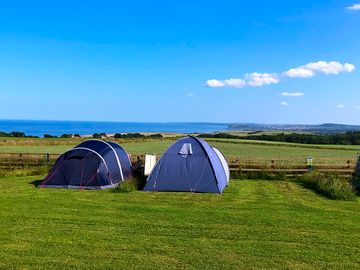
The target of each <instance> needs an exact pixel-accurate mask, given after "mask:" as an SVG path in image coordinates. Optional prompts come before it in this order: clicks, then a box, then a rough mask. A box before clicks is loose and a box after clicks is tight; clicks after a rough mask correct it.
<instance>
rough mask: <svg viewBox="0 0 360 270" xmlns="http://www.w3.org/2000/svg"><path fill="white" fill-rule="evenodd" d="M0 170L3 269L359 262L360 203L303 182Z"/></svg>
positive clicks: (338, 265) (355, 265)
mask: <svg viewBox="0 0 360 270" xmlns="http://www.w3.org/2000/svg"><path fill="white" fill-rule="evenodd" d="M39 178H41V177H22V178H8V179H0V190H1V196H0V246H1V249H0V269H11V268H21V269H30V268H31V269H32V268H36V269H52V268H57V269H75V268H87V269H124V268H130V269H140V268H143V269H145V268H146V269H149V268H153V269H166V268H167V269H180V268H181V269H209V268H217V269H259V268H262V269H264V268H265V269H359V268H360V256H359V254H360V241H359V239H360V202H342V201H332V200H329V199H327V198H325V197H322V196H320V195H318V194H316V193H314V192H313V191H310V190H307V189H305V188H304V187H302V186H301V185H299V184H298V183H295V182H286V181H285V182H284V181H261V180H246V181H245V180H242V181H240V180H233V181H232V182H231V185H230V187H229V188H227V189H226V190H225V193H224V194H223V195H215V194H193V193H160V192H159V193H147V192H141V191H133V192H128V193H118V192H114V191H112V190H106V191H86V190H85V191H77V190H54V189H40V190H39V189H37V188H36V187H35V186H34V185H33V184H31V182H32V181H34V180H36V179H39Z"/></svg>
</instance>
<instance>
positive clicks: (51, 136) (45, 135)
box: [44, 134, 57, 138]
mask: <svg viewBox="0 0 360 270" xmlns="http://www.w3.org/2000/svg"><path fill="white" fill-rule="evenodd" d="M44 138H57V136H53V135H50V134H44Z"/></svg>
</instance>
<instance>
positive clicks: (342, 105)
mask: <svg viewBox="0 0 360 270" xmlns="http://www.w3.org/2000/svg"><path fill="white" fill-rule="evenodd" d="M336 108H338V109H344V108H345V105H344V104H338V105H336Z"/></svg>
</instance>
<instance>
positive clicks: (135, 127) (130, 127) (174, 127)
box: [0, 120, 229, 137]
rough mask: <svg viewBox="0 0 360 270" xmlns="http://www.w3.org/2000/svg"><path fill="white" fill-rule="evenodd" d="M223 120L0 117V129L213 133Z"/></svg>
mask: <svg viewBox="0 0 360 270" xmlns="http://www.w3.org/2000/svg"><path fill="white" fill-rule="evenodd" d="M228 127H229V124H226V123H180V122H169V123H148V122H146V123H141V122H95V121H94V122H92V121H50V120H0V131H4V132H12V131H18V132H24V133H25V134H26V135H31V136H39V137H43V136H44V134H50V135H55V136H61V135H62V134H80V135H91V134H94V133H107V134H115V133H134V132H139V133H141V132H158V133H167V132H169V133H213V132H216V131H225V130H227V129H228Z"/></svg>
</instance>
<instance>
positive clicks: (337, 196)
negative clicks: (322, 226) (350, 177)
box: [300, 171, 357, 201]
mask: <svg viewBox="0 0 360 270" xmlns="http://www.w3.org/2000/svg"><path fill="white" fill-rule="evenodd" d="M300 182H302V183H303V184H304V185H305V186H306V187H308V188H311V189H312V190H314V191H316V192H318V193H320V194H323V195H325V196H327V197H328V198H330V199H332V200H344V201H355V200H357V197H356V194H355V192H354V190H353V189H352V187H351V185H350V183H349V182H348V181H347V180H344V179H341V178H340V177H339V176H338V175H336V174H324V173H319V172H316V171H314V172H311V173H307V174H305V175H303V176H302V177H301V178H300Z"/></svg>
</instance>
